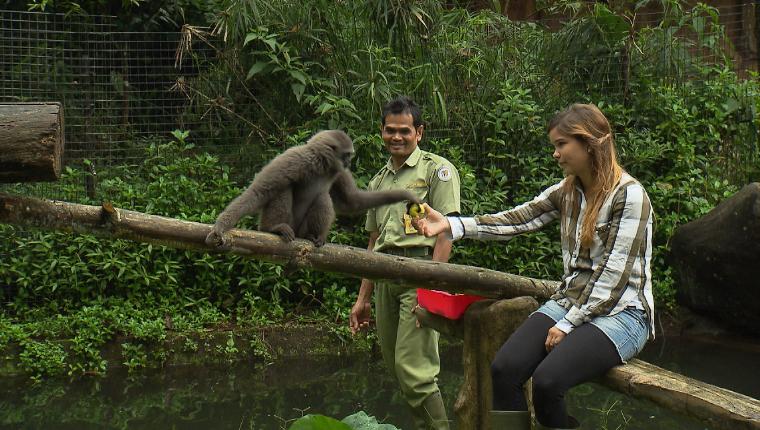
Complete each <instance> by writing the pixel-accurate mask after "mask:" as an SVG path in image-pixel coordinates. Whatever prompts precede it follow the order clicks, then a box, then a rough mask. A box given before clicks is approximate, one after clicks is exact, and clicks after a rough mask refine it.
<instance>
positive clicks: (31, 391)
mask: <svg viewBox="0 0 760 430" xmlns="http://www.w3.org/2000/svg"><path fill="white" fill-rule="evenodd" d="M759 351H760V343H754V344H750V343H747V342H743V341H732V340H728V341H723V340H716V339H714V338H711V339H685V338H677V337H670V338H665V339H662V340H659V341H658V342H656V343H653V344H650V345H649V346H648V347H647V348H646V350H645V351H644V352H643V353H642V356H641V358H643V359H645V360H647V361H650V362H653V363H656V364H658V365H660V366H663V367H665V368H668V369H670V370H675V371H679V372H681V373H684V374H686V375H689V376H692V377H695V378H698V379H701V380H704V381H706V382H710V383H713V384H716V385H720V386H722V387H726V388H729V389H732V390H735V391H738V392H741V393H743V394H747V395H749V396H752V397H755V398H760V360H758V357H760V352H759ZM460 356H461V349H460V348H458V347H456V346H454V347H449V348H447V349H446V350H445V351H444V356H443V368H444V370H443V372H442V373H441V375H440V382H441V387H442V390H443V392H444V396H445V398H446V401H447V403H448V404H449V406H451V404H452V403H453V400H454V396H455V395H456V391H457V388H458V386H459V384H460V382H461V376H459V375H461V363H460ZM568 405H569V408H570V411H571V413H572V414H573V415H575V416H576V417H577V418H579V419H580V420H581V421H582V422H583V427H582V428H584V429H605V428H606V429H618V428H620V429H623V428H626V429H642V430H643V429H647V430H658V429H663V430H664V429H668V430H670V429H686V430H691V429H694V430H697V429H700V430H701V429H706V428H707V427H705V426H704V425H702V424H700V423H699V422H697V421H695V420H692V419H689V418H686V417H683V416H680V415H677V414H673V413H670V412H668V411H667V410H664V409H662V408H659V407H657V406H655V405H653V404H652V403H649V402H647V401H642V400H636V399H631V398H627V397H625V396H623V395H621V394H618V393H616V392H613V391H610V390H607V389H606V388H604V387H602V386H599V385H596V384H587V385H583V386H580V387H576V388H575V389H573V390H572V391H571V392H570V393H569V395H568ZM359 410H364V411H367V412H368V413H369V414H371V415H375V416H376V417H377V418H378V419H380V420H382V421H385V422H388V423H391V424H394V425H396V426H397V427H399V428H402V429H407V428H411V421H410V417H409V415H408V413H407V411H406V408H405V407H404V404H403V402H402V399H401V397H400V395H399V393H398V391H397V389H396V386H395V385H394V383H393V382H392V380H391V379H390V377H389V376H388V374H387V372H386V371H385V369H384V367H383V366H382V364H381V362H380V360H379V357H377V356H373V355H371V354H370V355H366V356H348V357H339V358H330V359H319V358H298V359H284V360H278V361H277V362H276V363H274V364H271V365H252V364H244V363H241V364H234V365H230V364H219V365H213V366H206V367H197V366H193V367H190V366H183V367H170V368H164V369H160V370H151V371H145V372H142V373H141V374H140V375H137V376H129V375H127V374H126V372H123V371H121V370H119V369H114V370H111V371H110V372H109V374H108V376H107V377H106V378H99V379H80V380H76V381H73V382H71V381H61V380H57V381H45V382H42V383H39V384H37V385H32V384H31V383H30V382H29V381H28V379H26V378H21V377H19V378H3V379H2V380H0V428H2V429H11V428H12V429H107V428H116V429H126V428H129V429H236V430H237V429H257V430H259V429H262V430H280V429H283V428H287V426H288V423H289V422H290V421H292V420H294V419H296V418H298V417H300V416H302V415H303V414H306V413H320V414H325V415H330V416H333V417H338V418H342V417H345V416H347V415H350V414H352V413H354V412H356V411H359ZM449 410H451V409H449ZM453 428H456V426H453Z"/></svg>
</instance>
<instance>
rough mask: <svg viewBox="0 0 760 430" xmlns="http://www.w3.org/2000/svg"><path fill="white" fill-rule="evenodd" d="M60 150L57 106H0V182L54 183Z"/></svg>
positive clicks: (60, 124) (61, 140)
mask: <svg viewBox="0 0 760 430" xmlns="http://www.w3.org/2000/svg"><path fill="white" fill-rule="evenodd" d="M63 146H64V136H63V110H62V109H61V105H60V103H0V182H34V181H55V180H57V179H58V178H59V177H60V176H61V157H62V155H63Z"/></svg>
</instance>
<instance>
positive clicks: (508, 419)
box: [491, 411, 530, 430]
mask: <svg viewBox="0 0 760 430" xmlns="http://www.w3.org/2000/svg"><path fill="white" fill-rule="evenodd" d="M491 430H530V412H528V411H491Z"/></svg>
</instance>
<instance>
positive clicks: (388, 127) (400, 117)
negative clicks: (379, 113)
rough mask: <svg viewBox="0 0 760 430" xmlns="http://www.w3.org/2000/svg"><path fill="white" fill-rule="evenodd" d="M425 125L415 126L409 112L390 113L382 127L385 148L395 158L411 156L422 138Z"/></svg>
mask: <svg viewBox="0 0 760 430" xmlns="http://www.w3.org/2000/svg"><path fill="white" fill-rule="evenodd" d="M422 129H423V126H419V127H417V128H415V127H414V119H413V118H412V115H411V114H409V113H400V114H389V115H388V116H386V117H385V125H384V126H383V129H382V133H381V134H382V136H383V142H385V149H387V150H388V152H390V154H391V156H392V157H394V158H404V159H405V158H406V157H409V156H410V155H411V154H412V152H414V149H415V148H417V144H418V143H419V142H420V140H421V139H422Z"/></svg>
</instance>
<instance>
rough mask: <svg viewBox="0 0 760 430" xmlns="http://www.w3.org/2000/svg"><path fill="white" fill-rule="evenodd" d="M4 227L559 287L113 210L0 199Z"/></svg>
mask: <svg viewBox="0 0 760 430" xmlns="http://www.w3.org/2000/svg"><path fill="white" fill-rule="evenodd" d="M0 222H2V223H6V224H14V225H18V226H23V227H34V228H41V229H46V230H53V231H64V232H74V233H89V234H94V235H98V236H103V237H108V238H114V239H129V240H135V241H138V242H147V243H154V244H159V245H166V246H170V247H173V248H180V249H196V250H201V251H204V252H232V253H235V254H240V255H245V256H247V257H251V258H255V259H258V260H264V261H269V262H272V263H278V264H288V265H293V266H295V267H297V268H301V269H314V270H319V271H323V272H334V273H342V274H344V275H348V276H352V277H355V278H370V279H384V280H389V281H392V282H397V283H399V284H402V285H407V286H409V287H410V288H416V287H422V288H431V289H437V290H443V291H449V292H457V293H468V294H478V295H481V296H486V297H493V298H509V297H518V296H533V297H537V298H547V297H549V296H551V294H553V292H554V291H555V290H556V288H557V286H558V283H557V282H554V281H545V280H541V279H533V278H528V277H524V276H517V275H512V274H509V273H502V272H497V271H495V270H488V269H482V268H478V267H471V266H463V265H458V264H448V263H439V262H434V261H424V260H415V259H411V258H405V257H398V256H392V255H388V254H381V253H376V252H368V251H367V250H365V249H363V248H356V247H352V246H343V245H333V244H326V245H325V246H322V247H319V248H316V247H314V245H313V244H312V243H311V242H308V241H305V240H296V241H293V242H292V243H285V242H283V241H282V240H281V239H280V237H279V236H275V235H273V234H269V233H262V232H257V231H248V230H239V229H233V230H231V231H230V234H231V236H232V247H231V248H230V249H229V250H220V249H218V248H215V247H210V246H208V245H206V243H205V239H206V236H207V235H208V233H209V232H210V231H211V227H212V226H210V225H208V224H201V223H197V222H189V221H179V220H175V219H172V218H166V217H160V216H155V215H147V214H143V213H140V212H134V211H128V210H120V209H115V208H113V207H112V206H110V205H108V204H104V205H103V207H100V206H88V205H80V204H74V203H65V202H57V201H52V200H43V199H36V198H30V197H19V196H12V195H8V194H2V193H0Z"/></svg>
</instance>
